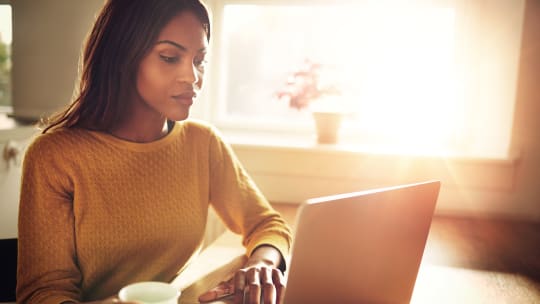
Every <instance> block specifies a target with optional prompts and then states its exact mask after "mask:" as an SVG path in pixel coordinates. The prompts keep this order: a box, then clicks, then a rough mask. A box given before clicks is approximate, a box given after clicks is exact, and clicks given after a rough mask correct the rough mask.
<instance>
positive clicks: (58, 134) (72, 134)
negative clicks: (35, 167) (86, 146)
mask: <svg viewBox="0 0 540 304" xmlns="http://www.w3.org/2000/svg"><path fill="white" fill-rule="evenodd" d="M86 132H88V131H85V130H81V129H77V128H62V129H57V130H52V131H48V132H47V133H41V134H38V135H36V136H35V137H34V138H33V139H32V141H31V142H30V145H29V146H28V149H27V153H40V154H41V153H42V152H45V151H46V152H47V153H48V154H51V153H55V152H58V153H59V152H62V151H66V150H70V149H77V148H79V146H80V145H81V143H82V141H81V140H80V139H81V138H82V137H84V134H85V133H86Z"/></svg>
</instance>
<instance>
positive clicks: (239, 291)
mask: <svg viewBox="0 0 540 304" xmlns="http://www.w3.org/2000/svg"><path fill="white" fill-rule="evenodd" d="M232 282H233V283H234V284H233V285H234V287H233V290H234V294H235V296H234V303H239V304H242V303H248V304H262V303H264V304H269V303H271V304H275V303H282V301H283V294H284V291H285V278H284V277H283V274H282V273H281V271H280V270H279V269H275V268H270V267H250V268H246V269H240V270H238V271H237V272H236V273H235V275H234V277H233V279H232Z"/></svg>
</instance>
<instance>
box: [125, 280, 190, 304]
mask: <svg viewBox="0 0 540 304" xmlns="http://www.w3.org/2000/svg"><path fill="white" fill-rule="evenodd" d="M118 297H119V298H120V301H123V302H124V301H125V302H129V301H135V302H139V303H144V304H177V303H178V297H180V291H179V290H177V289H176V288H175V287H174V286H172V285H171V284H167V283H163V282H152V281H148V282H138V283H133V284H130V285H127V286H125V287H123V288H122V289H120V292H119V293H118Z"/></svg>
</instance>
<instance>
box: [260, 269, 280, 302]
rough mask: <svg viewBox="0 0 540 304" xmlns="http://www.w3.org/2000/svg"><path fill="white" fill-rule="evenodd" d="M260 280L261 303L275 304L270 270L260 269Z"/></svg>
mask: <svg viewBox="0 0 540 304" xmlns="http://www.w3.org/2000/svg"><path fill="white" fill-rule="evenodd" d="M260 278H261V286H262V299H263V303H276V287H275V286H274V282H273V279H272V269H270V268H266V267H264V268H262V269H261V271H260Z"/></svg>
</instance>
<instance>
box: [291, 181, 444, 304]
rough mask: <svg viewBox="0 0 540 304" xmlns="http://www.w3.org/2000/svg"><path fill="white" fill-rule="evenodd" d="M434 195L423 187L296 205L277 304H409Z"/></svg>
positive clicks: (434, 188)
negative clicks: (281, 296)
mask: <svg viewBox="0 0 540 304" xmlns="http://www.w3.org/2000/svg"><path fill="white" fill-rule="evenodd" d="M439 189H440V182H439V181H427V182H421V183H415V184H407V185H399V186H394V187H388V188H379V189H373V190H367V191H361V192H354V193H346V194H338V195H333V196H325V197H319V198H314V199H309V200H307V201H306V202H304V203H303V204H302V205H301V206H300V209H299V211H298V215H297V218H296V228H295V239H294V242H293V246H292V249H291V260H290V267H289V271H288V278H287V288H286V289H285V294H284V299H283V302H284V303H285V304H299V303H341V304H344V303H392V304H396V303H409V302H410V300H411V296H412V292H413V288H414V284H415V281H416V277H417V274H418V269H419V267H420V262H421V260H422V255H423V252H424V247H425V245H426V240H427V236H428V233H429V228H430V226H431V220H432V217H433V213H434V210H435V204H436V201H437V198H438V194H439Z"/></svg>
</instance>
